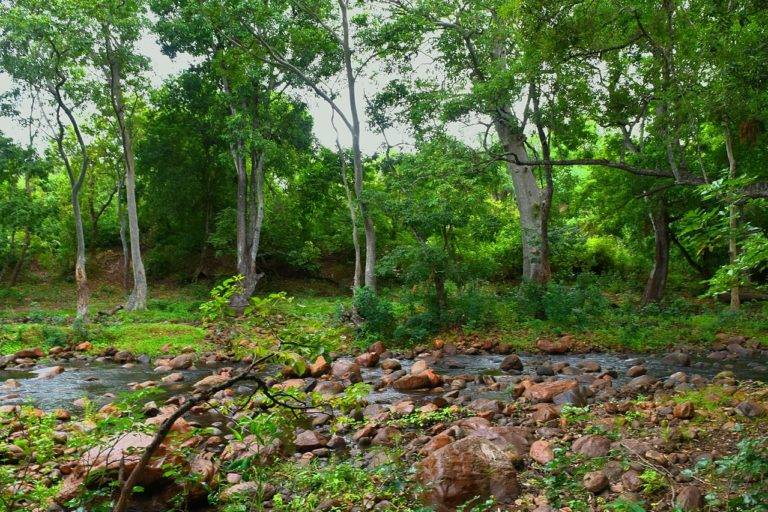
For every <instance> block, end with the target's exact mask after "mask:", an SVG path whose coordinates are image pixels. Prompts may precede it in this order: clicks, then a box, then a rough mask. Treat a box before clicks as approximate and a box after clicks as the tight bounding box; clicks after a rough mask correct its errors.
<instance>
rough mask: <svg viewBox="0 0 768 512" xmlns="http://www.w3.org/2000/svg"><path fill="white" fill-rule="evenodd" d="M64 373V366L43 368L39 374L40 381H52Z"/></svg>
mask: <svg viewBox="0 0 768 512" xmlns="http://www.w3.org/2000/svg"><path fill="white" fill-rule="evenodd" d="M62 373H64V367H63V366H52V367H50V368H42V369H41V370H39V371H38V372H37V378H38V379H52V378H54V377H55V376H57V375H61V374H62Z"/></svg>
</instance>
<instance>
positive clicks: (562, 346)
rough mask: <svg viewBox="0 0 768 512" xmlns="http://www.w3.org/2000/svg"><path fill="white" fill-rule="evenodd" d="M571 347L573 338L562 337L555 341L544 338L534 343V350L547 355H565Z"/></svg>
mask: <svg viewBox="0 0 768 512" xmlns="http://www.w3.org/2000/svg"><path fill="white" fill-rule="evenodd" d="M572 347H573V338H571V336H563V337H562V338H560V339H558V340H557V341H553V340H549V339H546V338H542V339H539V340H538V341H536V348H538V349H539V350H541V351H542V352H546V353H547V354H565V353H566V352H569V351H570V350H571V348H572Z"/></svg>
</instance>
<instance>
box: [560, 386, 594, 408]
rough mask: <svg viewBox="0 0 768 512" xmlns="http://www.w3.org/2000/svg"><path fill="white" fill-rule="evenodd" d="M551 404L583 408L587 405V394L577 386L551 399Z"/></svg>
mask: <svg viewBox="0 0 768 512" xmlns="http://www.w3.org/2000/svg"><path fill="white" fill-rule="evenodd" d="M552 403H554V404H555V405H565V404H568V405H575V406H577V407H583V406H585V405H587V393H586V391H585V389H584V388H583V387H581V386H577V387H575V388H571V389H568V390H566V391H564V392H562V393H560V394H557V395H555V396H554V397H552Z"/></svg>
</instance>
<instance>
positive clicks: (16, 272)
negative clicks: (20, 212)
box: [9, 137, 32, 287]
mask: <svg viewBox="0 0 768 512" xmlns="http://www.w3.org/2000/svg"><path fill="white" fill-rule="evenodd" d="M30 139H31V137H30ZM30 146H31V141H30ZM31 189H32V186H31V182H30V177H29V171H27V172H25V173H24V195H25V196H26V198H27V200H29V198H30V192H31ZM29 222H30V221H29V218H27V221H26V223H25V225H24V241H23V242H22V243H21V253H20V254H19V259H18V260H17V261H16V265H14V267H13V272H11V280H10V283H9V285H10V286H11V287H13V286H16V283H17V282H18V280H19V276H20V275H21V270H22V269H23V268H24V261H25V260H26V258H27V251H28V250H29V244H30V241H31V239H32V237H31V232H30V227H29ZM11 254H13V253H12V252H11Z"/></svg>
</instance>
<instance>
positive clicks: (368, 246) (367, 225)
mask: <svg viewBox="0 0 768 512" xmlns="http://www.w3.org/2000/svg"><path fill="white" fill-rule="evenodd" d="M339 7H340V9H341V23H342V30H343V37H342V50H343V52H344V69H345V71H346V75H347V93H348V95H349V108H350V113H351V116H352V130H351V134H352V167H353V170H354V173H355V187H354V188H355V196H356V199H357V203H358V206H359V208H360V215H361V216H362V218H363V228H364V232H365V286H367V287H368V288H370V289H371V290H373V291H376V229H375V227H374V225H373V219H372V218H371V216H370V212H369V211H368V205H367V204H366V202H365V201H364V200H363V182H364V175H363V156H362V152H361V150H360V116H359V113H358V109H357V93H356V91H355V83H356V79H355V70H354V67H353V65H352V48H351V43H350V30H349V17H348V12H347V10H348V7H349V5H348V3H347V0H339Z"/></svg>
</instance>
